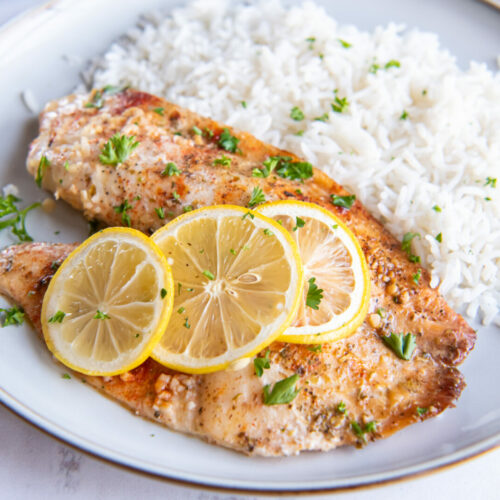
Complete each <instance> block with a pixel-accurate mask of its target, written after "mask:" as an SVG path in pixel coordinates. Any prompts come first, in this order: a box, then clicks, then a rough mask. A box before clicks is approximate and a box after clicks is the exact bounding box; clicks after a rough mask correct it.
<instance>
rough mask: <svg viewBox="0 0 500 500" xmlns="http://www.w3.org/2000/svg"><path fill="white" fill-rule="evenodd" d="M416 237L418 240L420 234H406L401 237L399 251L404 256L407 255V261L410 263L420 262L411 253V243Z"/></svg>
mask: <svg viewBox="0 0 500 500" xmlns="http://www.w3.org/2000/svg"><path fill="white" fill-rule="evenodd" d="M416 237H418V238H419V239H420V233H406V234H405V235H404V236H403V241H402V242H401V250H403V252H406V255H408V259H409V260H410V262H420V257H419V256H418V255H413V254H412V253H411V241H412V240H413V238H416Z"/></svg>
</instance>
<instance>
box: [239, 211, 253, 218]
mask: <svg viewBox="0 0 500 500" xmlns="http://www.w3.org/2000/svg"><path fill="white" fill-rule="evenodd" d="M247 217H250V219H254V218H255V215H254V214H253V213H252V212H247V213H246V214H245V215H244V216H243V217H242V218H241V220H245V219H246V218H247Z"/></svg>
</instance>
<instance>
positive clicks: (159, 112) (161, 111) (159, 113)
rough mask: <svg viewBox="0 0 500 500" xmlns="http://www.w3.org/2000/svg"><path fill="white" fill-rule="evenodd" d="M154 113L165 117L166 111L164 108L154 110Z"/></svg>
mask: <svg viewBox="0 0 500 500" xmlns="http://www.w3.org/2000/svg"><path fill="white" fill-rule="evenodd" d="M153 111H154V112H155V113H156V114H157V115H160V116H163V114H164V112H165V110H164V109H163V108H154V109H153Z"/></svg>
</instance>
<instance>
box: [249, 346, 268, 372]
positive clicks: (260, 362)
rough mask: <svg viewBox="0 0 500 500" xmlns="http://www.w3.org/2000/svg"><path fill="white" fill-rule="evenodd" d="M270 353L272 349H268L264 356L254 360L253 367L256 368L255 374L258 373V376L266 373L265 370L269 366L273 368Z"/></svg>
mask: <svg viewBox="0 0 500 500" xmlns="http://www.w3.org/2000/svg"><path fill="white" fill-rule="evenodd" d="M269 354H271V351H270V350H269V349H268V350H267V351H266V354H265V355H264V357H263V358H255V359H254V360H253V367H254V370H255V375H257V377H262V375H263V374H264V370H268V369H269V368H271V363H270V361H269Z"/></svg>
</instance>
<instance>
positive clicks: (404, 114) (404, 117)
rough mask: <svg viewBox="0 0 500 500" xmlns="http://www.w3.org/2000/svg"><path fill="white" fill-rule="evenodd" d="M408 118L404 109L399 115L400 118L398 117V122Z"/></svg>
mask: <svg viewBox="0 0 500 500" xmlns="http://www.w3.org/2000/svg"><path fill="white" fill-rule="evenodd" d="M407 118H408V111H406V109H404V110H403V112H402V113H401V116H400V117H399V119H400V120H406V119H407Z"/></svg>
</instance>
